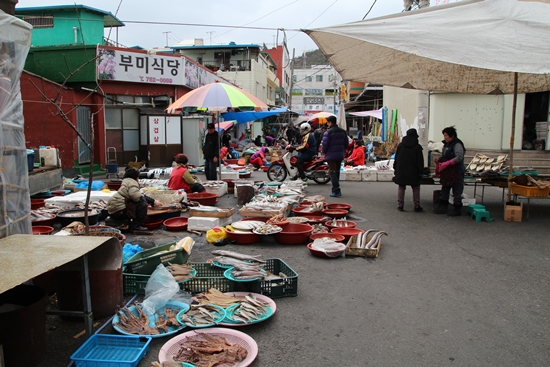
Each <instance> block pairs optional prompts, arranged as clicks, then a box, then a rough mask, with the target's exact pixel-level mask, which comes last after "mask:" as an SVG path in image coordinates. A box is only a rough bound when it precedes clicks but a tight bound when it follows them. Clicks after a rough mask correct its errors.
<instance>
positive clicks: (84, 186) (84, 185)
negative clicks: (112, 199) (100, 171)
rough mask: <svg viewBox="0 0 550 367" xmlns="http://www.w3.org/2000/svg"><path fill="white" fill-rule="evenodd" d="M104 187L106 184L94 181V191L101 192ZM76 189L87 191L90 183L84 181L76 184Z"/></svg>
mask: <svg viewBox="0 0 550 367" xmlns="http://www.w3.org/2000/svg"><path fill="white" fill-rule="evenodd" d="M103 186H105V182H103V181H101V180H98V181H92V191H101V189H103ZM75 188H77V189H87V188H88V181H82V182H79V183H77V184H76V186H75Z"/></svg>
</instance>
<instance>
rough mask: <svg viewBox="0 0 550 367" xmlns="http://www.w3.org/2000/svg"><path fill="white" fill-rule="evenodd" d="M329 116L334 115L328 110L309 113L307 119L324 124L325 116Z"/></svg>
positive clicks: (325, 121)
mask: <svg viewBox="0 0 550 367" xmlns="http://www.w3.org/2000/svg"><path fill="white" fill-rule="evenodd" d="M329 116H334V117H336V115H335V114H333V113H330V112H317V113H315V114H313V115H311V116H310V117H309V119H308V120H307V121H308V122H311V123H319V124H321V125H324V124H326V123H327V117H329Z"/></svg>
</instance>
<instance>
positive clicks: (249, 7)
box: [16, 0, 457, 55]
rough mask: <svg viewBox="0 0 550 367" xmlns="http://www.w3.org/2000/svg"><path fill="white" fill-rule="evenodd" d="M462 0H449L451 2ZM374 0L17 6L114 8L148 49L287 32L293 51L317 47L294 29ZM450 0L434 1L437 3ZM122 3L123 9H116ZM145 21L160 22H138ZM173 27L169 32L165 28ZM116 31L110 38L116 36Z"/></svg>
mask: <svg viewBox="0 0 550 367" xmlns="http://www.w3.org/2000/svg"><path fill="white" fill-rule="evenodd" d="M449 1H450V2H455V1H457V0H447V2H449ZM373 2H375V0H281V1H267V0H210V1H206V2H204V3H203V2H202V1H189V0H187V1H182V0H153V1H151V0H87V1H76V2H75V1H73V2H64V1H62V0H19V3H18V4H17V5H16V7H17V8H23V7H34V6H47V5H70V4H75V3H76V4H82V5H86V6H90V7H93V8H97V9H100V10H104V11H109V12H111V13H112V14H113V15H116V17H117V18H118V19H120V20H121V21H123V22H125V24H126V25H125V26H124V27H121V28H119V31H118V42H119V43H120V44H122V45H124V46H136V45H139V46H141V47H143V48H145V49H147V48H152V47H163V46H165V44H166V40H167V38H168V45H170V46H172V45H175V44H177V43H178V42H181V41H183V40H190V39H193V38H203V39H204V44H205V45H209V44H228V43H229V42H231V41H233V42H235V43H238V44H250V43H253V44H259V45H262V44H264V43H265V44H266V45H267V46H268V47H270V48H271V47H273V46H274V44H275V43H276V42H277V36H278V40H279V41H278V43H279V44H280V43H281V40H282V38H283V36H284V35H283V34H282V32H279V34H278V35H277V30H276V29H277V28H284V29H287V30H288V31H287V32H286V37H287V44H288V48H289V53H290V55H292V49H293V48H294V49H296V55H300V54H301V53H302V52H303V51H311V50H314V49H316V48H317V46H316V45H315V43H314V42H313V41H312V40H311V39H310V38H309V36H307V35H306V34H305V33H302V32H296V31H290V30H291V29H302V28H307V29H311V28H321V27H326V26H330V25H336V24H342V23H349V22H354V21H358V20H361V19H362V18H363V17H364V16H365V14H367V12H368V11H369V9H370V7H371V6H372V4H373ZM443 2H446V1H445V0H431V4H432V6H434V5H436V4H437V3H443ZM117 8H119V9H118V12H117ZM402 9H403V0H377V1H376V3H375V4H374V6H373V8H372V10H371V11H370V13H369V14H368V16H367V18H366V19H371V18H375V17H379V16H383V15H388V14H394V13H399V12H401V11H402ZM131 21H142V22H143V21H145V22H153V23H158V24H135V23H131ZM165 23H184V24H203V25H205V26H187V25H170V24H165ZM215 25H223V26H247V27H260V28H269V29H268V30H257V29H236V28H225V27H224V28H222V27H216V26H215ZM163 32H170V33H163ZM116 37H117V35H116V32H115V31H113V32H112V33H111V36H110V38H111V39H113V40H115V41H116Z"/></svg>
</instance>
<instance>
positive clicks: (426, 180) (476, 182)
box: [420, 177, 508, 204]
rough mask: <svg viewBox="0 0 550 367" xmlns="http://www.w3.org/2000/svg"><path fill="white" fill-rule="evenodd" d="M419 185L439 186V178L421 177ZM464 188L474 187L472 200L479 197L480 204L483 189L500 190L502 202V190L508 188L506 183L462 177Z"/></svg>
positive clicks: (483, 192)
mask: <svg viewBox="0 0 550 367" xmlns="http://www.w3.org/2000/svg"><path fill="white" fill-rule="evenodd" d="M420 184H421V185H441V184H440V183H439V177H422V178H421V179H420ZM464 186H473V187H474V199H475V198H476V197H479V198H480V199H481V203H482V204H483V198H484V196H485V187H486V186H494V187H499V188H502V201H504V190H505V189H506V188H507V187H508V181H504V182H503V181H496V180H486V179H483V178H481V177H464ZM478 186H479V187H480V188H481V194H478V193H477V188H478Z"/></svg>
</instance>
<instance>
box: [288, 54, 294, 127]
mask: <svg viewBox="0 0 550 367" xmlns="http://www.w3.org/2000/svg"><path fill="white" fill-rule="evenodd" d="M295 52H296V49H295V48H293V49H292V59H291V60H290V109H291V110H292V88H294V54H295ZM290 124H292V116H290ZM290 124H289V125H290Z"/></svg>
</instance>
